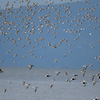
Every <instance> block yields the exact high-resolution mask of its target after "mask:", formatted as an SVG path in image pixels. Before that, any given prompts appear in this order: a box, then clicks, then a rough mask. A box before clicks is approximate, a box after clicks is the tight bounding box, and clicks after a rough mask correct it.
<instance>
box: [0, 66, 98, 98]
mask: <svg viewBox="0 0 100 100" xmlns="http://www.w3.org/2000/svg"><path fill="white" fill-rule="evenodd" d="M32 67H33V65H29V70H31V69H32ZM87 68H88V66H87V65H83V70H82V71H81V73H82V76H83V78H84V76H85V73H86V70H87ZM33 69H34V68H33ZM0 73H3V71H2V69H0ZM60 73H61V71H55V75H56V76H57V77H59V75H60ZM64 75H67V76H68V72H66V71H65V72H64ZM51 76H52V75H51V74H49V73H46V75H45V76H44V77H47V78H48V77H51ZM96 76H97V78H99V79H100V73H97V74H95V75H90V76H89V77H91V82H93V86H94V85H95V84H96V82H97V81H95V80H94V77H96ZM76 77H78V74H73V76H72V78H71V79H66V80H65V81H66V82H72V81H74V80H76V81H77V78H76ZM51 81H52V82H54V81H56V79H52V80H51ZM11 83H12V82H9V84H11ZM21 83H22V85H26V89H28V88H29V86H30V85H31V84H30V83H27V82H26V81H21ZM81 84H83V87H85V86H86V84H88V83H87V82H86V81H85V80H83V81H82V82H81ZM49 87H50V88H53V83H52V84H50V85H49ZM32 88H34V92H35V93H36V92H37V89H38V88H39V87H32ZM6 91H7V89H6V88H4V92H6ZM93 100H99V99H98V97H96V98H95V99H93Z"/></svg>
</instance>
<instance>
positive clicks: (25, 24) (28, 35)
mask: <svg viewBox="0 0 100 100" xmlns="http://www.w3.org/2000/svg"><path fill="white" fill-rule="evenodd" d="M18 1H19V0H16V1H14V2H13V4H12V5H10V4H9V1H8V2H6V4H5V8H4V10H1V12H0V17H1V19H2V25H0V35H1V36H3V38H4V37H7V38H6V40H7V42H8V44H9V42H10V43H12V44H14V45H13V46H18V45H19V42H20V44H21V43H22V48H25V47H26V48H30V47H29V46H32V47H31V48H32V49H31V50H29V51H28V54H29V53H31V55H32V56H33V58H37V57H36V55H35V54H33V52H34V51H35V50H36V51H37V45H39V44H41V41H43V42H44V43H43V42H42V43H43V44H42V45H41V46H40V48H41V49H42V48H44V49H49V48H48V47H47V45H48V46H49V47H50V46H51V47H52V48H54V49H55V48H57V47H58V46H61V45H62V44H63V42H65V43H67V42H68V39H66V38H65V37H64V38H62V39H61V40H60V42H59V43H58V44H56V42H58V40H57V36H58V34H61V33H59V32H58V31H56V30H57V29H58V27H59V26H60V25H61V28H63V32H66V33H75V34H78V33H79V34H78V36H77V37H76V38H74V40H75V41H76V40H78V39H79V36H80V35H81V33H80V32H81V31H84V30H85V28H84V27H83V26H82V24H84V21H85V22H88V23H90V22H93V23H95V24H96V25H97V23H98V22H99V21H100V19H99V18H98V16H96V15H92V13H94V12H96V9H95V7H96V6H98V5H99V4H94V6H92V7H89V8H88V6H87V8H84V7H81V9H80V10H79V11H78V16H77V15H73V13H74V12H73V11H71V7H69V6H68V4H69V2H66V4H59V5H58V7H56V6H53V4H54V1H51V0H48V2H45V7H42V8H38V3H34V2H33V3H32V5H30V2H31V1H30V0H26V1H24V0H22V1H19V4H20V6H19V8H18V9H17V10H15V11H13V9H14V5H15V4H16V2H18ZM61 1H63V0H61ZM65 1H66V0H65ZM69 1H70V2H71V1H72V0H69ZM23 2H26V3H27V9H26V10H25V9H24V6H22V4H23ZM75 4H76V5H77V4H78V1H75ZM84 4H86V5H90V2H88V1H84ZM9 6H10V7H9ZM62 8H64V9H63V11H62ZM51 10H53V12H51ZM88 10H89V12H85V15H81V12H83V11H88ZM46 12H47V13H46ZM54 12H55V14H54V17H53V15H51V13H54ZM62 12H64V14H63V15H64V16H62V15H61V14H62ZM42 13H43V14H44V15H42ZM38 14H40V16H37V15H38ZM66 14H67V15H66ZM24 15H25V16H24ZM35 15H36V16H35ZM50 15H51V16H50ZM71 17H73V18H72V19H70V18H71ZM52 18H54V19H53V20H54V22H53V23H52ZM61 19H62V20H61ZM63 19H64V20H65V19H66V22H65V21H63ZM9 20H11V21H9ZM15 20H17V23H16V21H15ZM33 20H36V21H37V22H35V21H33ZM18 22H19V23H18ZM63 24H65V26H66V27H67V26H68V27H69V29H66V28H64V27H65V26H63ZM68 24H69V25H68ZM71 27H74V28H73V29H70V28H71ZM89 27H92V25H91V24H89V25H88V28H89ZM75 28H76V29H75ZM99 28H100V25H98V26H95V27H93V29H94V30H96V29H97V30H98V29H99ZM45 29H46V31H47V32H46V33H49V34H48V35H50V32H52V33H54V36H53V38H54V39H55V41H56V42H55V44H54V40H53V42H52V41H50V42H49V41H48V43H47V45H45V46H43V45H44V44H45V42H46V38H45V36H44V35H43V37H40V36H41V35H42V34H43V33H44V31H45ZM36 30H38V31H39V34H40V36H39V37H38V38H35V39H34V37H35V35H36V32H37V31H36ZM43 30H44V31H43ZM99 30H100V29H99ZM14 33H15V37H12V36H13V35H14ZM22 35H23V36H24V37H22ZM89 35H90V36H93V33H92V32H90V33H89ZM66 36H67V35H66ZM3 38H1V39H0V41H1V42H2V43H4V42H6V41H5V40H3ZM17 39H18V41H19V42H18V41H17ZM25 39H26V41H27V44H28V47H27V44H26V41H25V42H24V40H25ZM48 39H49V38H48ZM48 39H47V40H48ZM95 40H96V41H97V42H100V40H99V39H95ZM34 43H36V46H35V45H33V44H34ZM10 45H11V44H10ZM57 45H58V46H57ZM70 46H72V44H71V43H69V47H70ZM91 46H92V48H94V46H93V43H91ZM12 48H13V47H11V49H10V50H9V51H7V53H8V54H9V53H11V52H12V51H13V52H17V50H15V49H14V50H13V49H12ZM19 48H20V47H18V49H19ZM26 48H25V49H26ZM35 48H36V49H35ZM25 49H21V50H22V52H25ZM33 49H34V50H33ZM41 49H40V50H39V51H38V52H41ZM71 52H72V50H69V53H71ZM11 55H12V54H11ZM13 56H14V57H15V58H17V57H19V54H18V53H14V55H13ZM66 56H67V54H64V57H66ZM26 57H27V55H26V54H25V55H23V58H26ZM40 58H43V55H42V53H41V55H40ZM94 58H96V59H100V56H99V55H98V56H95V57H94ZM3 59H4V58H3ZM3 59H2V58H1V59H0V60H1V61H0V62H1V63H3V62H5V61H4V60H3ZM13 62H14V63H17V61H16V60H14V61H13ZM23 62H24V61H23ZM54 62H58V60H57V58H56V57H55V58H54ZM90 66H92V63H91V65H90Z"/></svg>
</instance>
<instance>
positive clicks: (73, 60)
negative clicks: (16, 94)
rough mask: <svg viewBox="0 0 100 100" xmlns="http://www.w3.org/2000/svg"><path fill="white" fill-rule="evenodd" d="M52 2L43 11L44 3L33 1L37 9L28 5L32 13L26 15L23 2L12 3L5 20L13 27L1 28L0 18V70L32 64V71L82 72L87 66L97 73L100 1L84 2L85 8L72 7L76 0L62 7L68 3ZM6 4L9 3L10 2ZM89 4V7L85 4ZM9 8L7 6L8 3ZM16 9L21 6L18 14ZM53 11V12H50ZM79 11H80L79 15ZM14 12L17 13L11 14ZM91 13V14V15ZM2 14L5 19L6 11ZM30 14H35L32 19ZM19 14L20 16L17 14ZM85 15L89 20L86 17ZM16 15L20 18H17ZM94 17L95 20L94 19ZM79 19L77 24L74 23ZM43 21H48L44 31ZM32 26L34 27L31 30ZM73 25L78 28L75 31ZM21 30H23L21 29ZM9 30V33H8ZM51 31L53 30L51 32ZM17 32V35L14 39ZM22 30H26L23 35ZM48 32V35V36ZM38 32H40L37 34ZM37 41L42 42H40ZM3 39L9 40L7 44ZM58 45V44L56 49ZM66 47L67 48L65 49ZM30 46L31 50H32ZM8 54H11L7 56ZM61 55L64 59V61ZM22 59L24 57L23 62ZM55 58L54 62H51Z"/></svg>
mask: <svg viewBox="0 0 100 100" xmlns="http://www.w3.org/2000/svg"><path fill="white" fill-rule="evenodd" d="M1 1H2V0H1ZM1 1H0V2H1ZM56 1H57V0H55V1H54V3H55V4H53V5H49V7H47V6H46V5H43V4H45V2H46V0H44V1H43V2H42V3H40V2H39V1H38V0H37V1H36V2H35V0H34V2H35V3H37V2H38V6H37V8H36V9H34V7H33V6H31V3H30V6H31V8H32V12H30V11H28V12H27V11H26V10H27V6H25V4H26V2H25V1H24V3H18V2H19V1H16V2H15V4H14V8H13V9H12V10H11V11H13V13H12V14H8V16H9V17H7V19H6V20H7V21H8V22H12V21H13V22H14V23H15V24H14V25H7V24H6V23H5V24H4V25H2V22H3V21H4V18H3V17H0V22H1V23H0V26H2V28H1V29H0V39H1V41H0V61H1V62H0V66H15V67H24V66H25V67H26V66H28V65H30V64H32V65H34V66H35V67H53V68H55V67H60V68H82V66H83V65H88V66H89V68H90V69H100V68H99V65H100V59H98V57H99V56H100V42H99V40H100V27H98V25H100V24H99V23H100V14H99V12H100V10H99V8H100V4H99V3H100V1H99V0H95V2H94V0H91V1H90V0H88V1H87V3H86V4H85V3H84V1H81V0H80V2H78V3H77V4H76V3H75V1H76V0H74V1H73V2H72V1H70V2H69V4H66V2H68V1H69V0H68V1H67V0H66V1H64V0H63V1H60V0H59V1H58V2H56ZM10 2H11V3H12V0H11V1H10ZM51 2H52V1H48V4H49V3H51ZM89 2H90V4H88V3H89ZM4 3H5V2H4V0H3V1H2V5H1V8H3V5H4ZM0 4H1V3H0ZM96 4H98V5H96ZM9 5H11V4H10V3H9ZM20 5H23V7H22V8H21V11H19V10H18V7H19V6H20ZM59 5H62V7H58V6H59ZM43 7H44V8H47V9H45V10H42V11H41V12H39V9H41V8H43ZM55 7H56V8H57V10H55V11H53V10H54V8H55ZM65 7H70V9H69V10H68V11H66V13H65V12H64V10H65ZM8 8H9V7H8ZM81 8H83V9H84V10H83V11H82V10H81ZM86 8H87V9H86ZM17 10H18V12H17V13H15V11H17ZM58 10H60V12H59V13H60V14H59V15H57V16H56V15H55V14H56V13H58ZM92 10H93V12H91V11H92ZM3 11H4V14H2V15H4V16H6V15H7V10H3V9H1V11H0V12H3ZM34 11H35V12H36V14H35V15H34V16H32V13H34ZM49 11H50V13H49ZM70 11H72V13H69V12H70ZM21 12H23V13H22V14H21ZM27 14H29V17H32V19H31V20H30V21H29V20H28V19H27V17H25V16H27ZM46 14H49V18H47V17H46V18H44V19H42V18H43V17H45V16H46ZM89 14H90V15H91V17H89ZM15 15H16V16H17V17H16V18H14V16H15ZM18 15H20V16H21V17H18ZM40 16H42V18H41V20H39V17H40ZM83 16H85V18H83ZM56 17H58V20H56V19H55V18H56ZM96 17H97V19H95V18H96ZM22 18H24V21H21V19H22ZM79 19H80V22H78V20H79ZM46 20H49V21H50V22H49V23H47V24H50V26H48V27H46V25H47V24H45V21H46ZM83 20H84V21H83ZM67 21H69V22H67ZM32 22H34V23H32ZM25 23H29V24H28V25H29V28H26V27H27V25H25ZM53 23H54V25H53ZM18 24H19V26H18ZM40 24H41V25H40ZM80 24H81V25H80ZM33 25H34V27H32V26H33ZM39 25H40V26H39ZM76 25H78V26H77V27H76ZM22 26H23V27H24V28H22ZM10 27H11V30H8V29H9V28H10ZM55 27H57V28H56V29H54V28H55ZM4 28H5V29H6V30H5V29H4ZM32 28H35V31H34V33H33V34H31V32H29V30H31V31H32ZM95 28H96V29H95ZM3 29H4V30H3ZM18 30H20V31H19V33H18V34H17V35H16V32H17V31H18ZM24 30H26V32H25V31H24ZM48 30H50V31H49V32H48ZM2 31H3V33H2ZM41 31H43V32H42V33H40V32H41ZM10 32H11V34H9V33H10ZM54 32H55V33H54ZM23 33H24V34H23ZM4 34H5V36H4ZM54 36H56V38H54ZM19 37H21V40H20V41H19V40H18V38H19ZM25 37H26V38H29V39H30V42H31V44H29V45H28V42H29V41H28V40H27V39H26V38H25ZM41 37H43V38H44V41H43V40H42V41H40V39H41ZM7 38H9V40H8V41H7ZM12 38H14V40H16V43H15V44H13V40H11V39H12ZM36 39H39V41H37V42H36V41H35V40H36ZM62 39H64V41H62V42H61V40H62ZM66 39H67V40H68V41H67V42H65V40H66ZM75 39H76V41H75ZM48 42H50V43H51V46H54V45H56V47H57V48H52V47H51V46H48ZM37 43H38V45H37ZM59 43H61V45H60V46H58V45H59ZM70 44H71V46H69V45H70ZM16 45H17V46H16ZM22 45H25V47H24V48H23V47H22ZM32 46H34V48H33V47H32ZM41 46H43V48H41ZM93 47H94V48H93ZM9 50H12V51H11V52H9ZM29 51H31V52H29ZM70 51H72V52H70ZM7 52H9V53H7ZM15 54H17V57H14V55H15ZM64 55H66V57H65V56H64ZM23 56H26V57H25V58H24V57H23ZM40 56H43V58H40ZM35 57H36V58H35ZM95 57H97V59H95ZM55 58H56V59H57V62H54V60H55ZM2 61H3V62H2ZM14 61H16V63H14ZM91 64H93V66H92V67H91V66H90V65H91Z"/></svg>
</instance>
